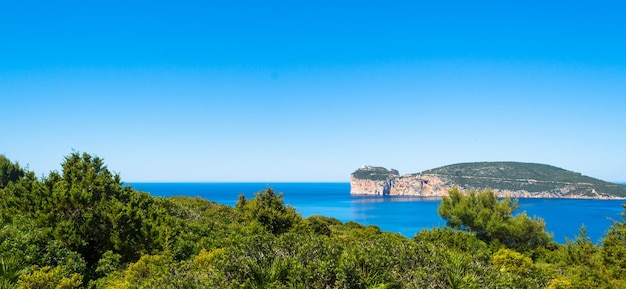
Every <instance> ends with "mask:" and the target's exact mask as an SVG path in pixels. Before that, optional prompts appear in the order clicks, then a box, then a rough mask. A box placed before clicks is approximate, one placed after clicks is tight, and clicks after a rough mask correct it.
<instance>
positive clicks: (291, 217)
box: [236, 188, 302, 234]
mask: <svg viewBox="0 0 626 289" xmlns="http://www.w3.org/2000/svg"><path fill="white" fill-rule="evenodd" d="M236 208H237V209H238V210H239V211H241V213H242V214H243V216H244V219H246V220H248V221H253V222H258V223H259V224H261V225H262V226H263V227H265V229H266V230H267V231H268V232H270V233H272V234H282V233H285V232H287V231H289V229H291V228H292V227H293V226H294V225H295V224H297V223H298V222H300V221H301V219H302V217H300V215H298V214H297V213H296V209H295V208H292V207H288V206H284V205H283V199H282V193H281V194H278V195H276V194H275V193H274V190H273V189H272V188H267V189H265V191H263V192H258V193H256V195H255V197H254V199H252V200H246V199H245V197H243V195H241V196H240V197H239V201H238V202H237V205H236Z"/></svg>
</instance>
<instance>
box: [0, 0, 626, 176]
mask: <svg viewBox="0 0 626 289" xmlns="http://www.w3.org/2000/svg"><path fill="white" fill-rule="evenodd" d="M431 2H432V3H431ZM624 11H626V4H625V3H624V2H622V1H458V2H457V1H384V2H383V1H375V2H368V1H237V0H235V1H185V2H184V3H183V2H181V1H178V2H171V1H167V2H165V1H12V0H9V1H2V2H0V111H1V115H0V116H1V118H2V124H3V125H2V131H3V133H2V137H0V154H4V155H5V156H7V157H8V158H9V159H11V160H13V161H17V162H19V163H20V165H22V166H24V167H28V169H29V170H32V171H34V172H35V173H36V174H37V175H40V176H45V175H47V174H48V173H49V172H50V171H53V170H57V171H58V170H60V168H61V166H60V164H61V163H62V162H63V159H64V157H65V156H67V155H69V154H71V153H72V152H74V151H76V152H81V153H82V152H87V153H89V154H92V155H95V156H98V157H101V158H103V159H104V160H105V163H106V164H107V165H108V168H109V169H110V170H112V171H114V172H117V173H119V174H120V175H121V177H122V180H124V181H126V182H318V181H320V182H347V181H349V175H350V173H352V172H353V171H354V170H356V169H357V168H358V167H360V166H362V165H374V166H383V167H387V168H395V169H398V170H399V171H400V173H401V174H405V173H415V172H420V171H423V170H427V169H431V168H435V167H439V166H444V165H449V164H454V163H461V162H482V161H520V162H534V163H545V164H550V165H554V166H557V167H561V168H564V169H568V170H572V171H576V172H580V173H583V174H585V175H589V176H592V177H596V178H600V179H603V180H608V181H616V182H626V37H625V35H626V17H624Z"/></svg>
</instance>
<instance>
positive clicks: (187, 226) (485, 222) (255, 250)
mask: <svg viewBox="0 0 626 289" xmlns="http://www.w3.org/2000/svg"><path fill="white" fill-rule="evenodd" d="M1 161H2V159H1V158H0V162H1ZM6 161H8V160H6ZM7 167H9V166H7ZM12 167H13V168H15V167H16V166H12ZM62 167H63V170H62V172H61V173H58V172H52V173H50V174H49V175H48V176H47V177H44V178H42V179H37V178H35V177H34V173H32V172H27V171H24V174H20V175H19V177H11V178H10V181H7V182H6V184H5V186H4V187H2V188H0V194H1V195H0V288H545V287H547V288H626V283H625V282H626V277H624V276H626V274H625V270H626V268H625V267H624V266H625V265H624V260H625V259H626V258H625V257H624V256H625V253H624V252H625V251H624V248H626V243H625V242H626V237H625V236H626V230H625V229H624V228H626V225H625V223H626V222H625V221H623V220H622V221H619V222H615V223H614V224H613V225H612V226H611V228H610V229H609V231H608V232H607V235H606V236H605V238H604V239H603V240H602V244H601V245H595V244H593V243H591V241H590V240H589V239H588V237H587V236H586V233H585V230H584V229H582V230H581V235H580V236H579V237H577V238H576V239H575V240H573V241H569V240H568V241H567V243H566V244H563V245H557V244H554V243H550V242H549V235H547V233H545V227H544V225H543V222H542V221H540V220H536V219H531V218H529V217H527V216H526V215H525V214H518V215H513V213H514V211H515V210H516V209H517V203H516V202H515V201H513V200H510V199H504V200H498V199H497V198H496V197H495V195H494V194H493V193H491V192H489V191H484V192H482V191H481V192H473V191H472V192H459V191H458V190H454V191H452V192H450V197H447V198H444V200H443V201H442V204H441V207H440V209H439V211H440V213H441V214H442V216H443V217H444V218H446V219H447V221H448V224H449V226H448V227H443V228H433V229H430V230H422V231H420V232H417V233H416V234H415V236H414V237H413V238H412V239H409V238H405V237H403V236H401V235H399V234H392V233H388V232H382V231H381V230H380V228H378V227H376V226H364V225H361V224H358V223H354V222H346V223H342V222H341V221H339V220H337V219H333V218H328V217H324V216H310V217H308V218H304V219H303V218H302V217H301V216H300V215H299V214H298V213H297V212H296V211H295V209H294V208H292V207H290V206H287V205H285V204H284V202H283V198H282V194H276V193H274V191H273V190H272V189H271V188H267V189H266V190H264V191H261V192H258V193H257V194H256V195H255V197H254V198H252V199H246V198H245V197H243V196H242V197H240V199H239V201H238V202H237V205H236V206H235V208H233V207H229V206H224V205H218V204H216V203H213V202H210V201H208V200H204V199H201V198H190V197H173V198H156V197H152V196H150V195H149V194H147V193H140V192H137V191H135V190H134V189H133V188H132V187H130V186H126V185H124V184H123V183H122V182H121V181H120V177H119V175H117V174H113V173H111V172H110V171H109V170H108V169H107V167H106V166H105V165H104V163H103V160H102V159H100V158H97V157H93V156H90V155H88V154H79V153H73V154H71V155H69V156H68V157H66V158H65V161H64V163H63V165H62ZM5 171H7V170H5ZM5 175H10V174H5ZM7 179H8V178H7ZM624 211H625V214H626V207H625V208H624Z"/></svg>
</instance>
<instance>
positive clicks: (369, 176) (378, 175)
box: [351, 166, 400, 181]
mask: <svg viewBox="0 0 626 289" xmlns="http://www.w3.org/2000/svg"><path fill="white" fill-rule="evenodd" d="M351 176H352V177H353V178H355V179H361V180H372V181H383V180H386V179H388V178H390V177H394V176H395V177H399V176H400V173H399V172H398V171H397V170H394V169H391V170H387V169H386V168H383V167H372V166H362V167H360V168H359V169H357V170H356V171H354V172H353V173H352V174H351Z"/></svg>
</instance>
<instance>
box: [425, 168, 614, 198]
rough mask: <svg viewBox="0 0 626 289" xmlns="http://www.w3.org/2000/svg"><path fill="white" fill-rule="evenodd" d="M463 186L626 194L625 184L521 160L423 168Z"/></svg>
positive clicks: (531, 190) (607, 194) (431, 173)
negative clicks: (569, 187) (565, 189)
mask: <svg viewBox="0 0 626 289" xmlns="http://www.w3.org/2000/svg"><path fill="white" fill-rule="evenodd" d="M422 174H430V175H437V176H439V177H440V178H442V179H443V180H444V181H446V182H448V183H451V184H456V185H459V186H461V187H464V188H494V189H495V188H497V189H504V190H511V191H518V190H524V191H529V192H547V191H555V190H558V189H560V188H563V187H567V186H571V187H573V188H574V194H576V195H581V196H593V195H594V193H593V192H594V191H595V192H598V193H600V194H602V195H606V196H617V197H626V186H625V185H620V184H615V183H610V182H605V181H602V180H599V179H595V178H592V177H588V176H584V175H582V174H580V173H576V172H572V171H568V170H564V169H561V168H558V167H554V166H550V165H544V164H534V163H521V162H476V163H461V164H454V165H449V166H444V167H440V168H436V169H431V170H427V171H423V172H422Z"/></svg>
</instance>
